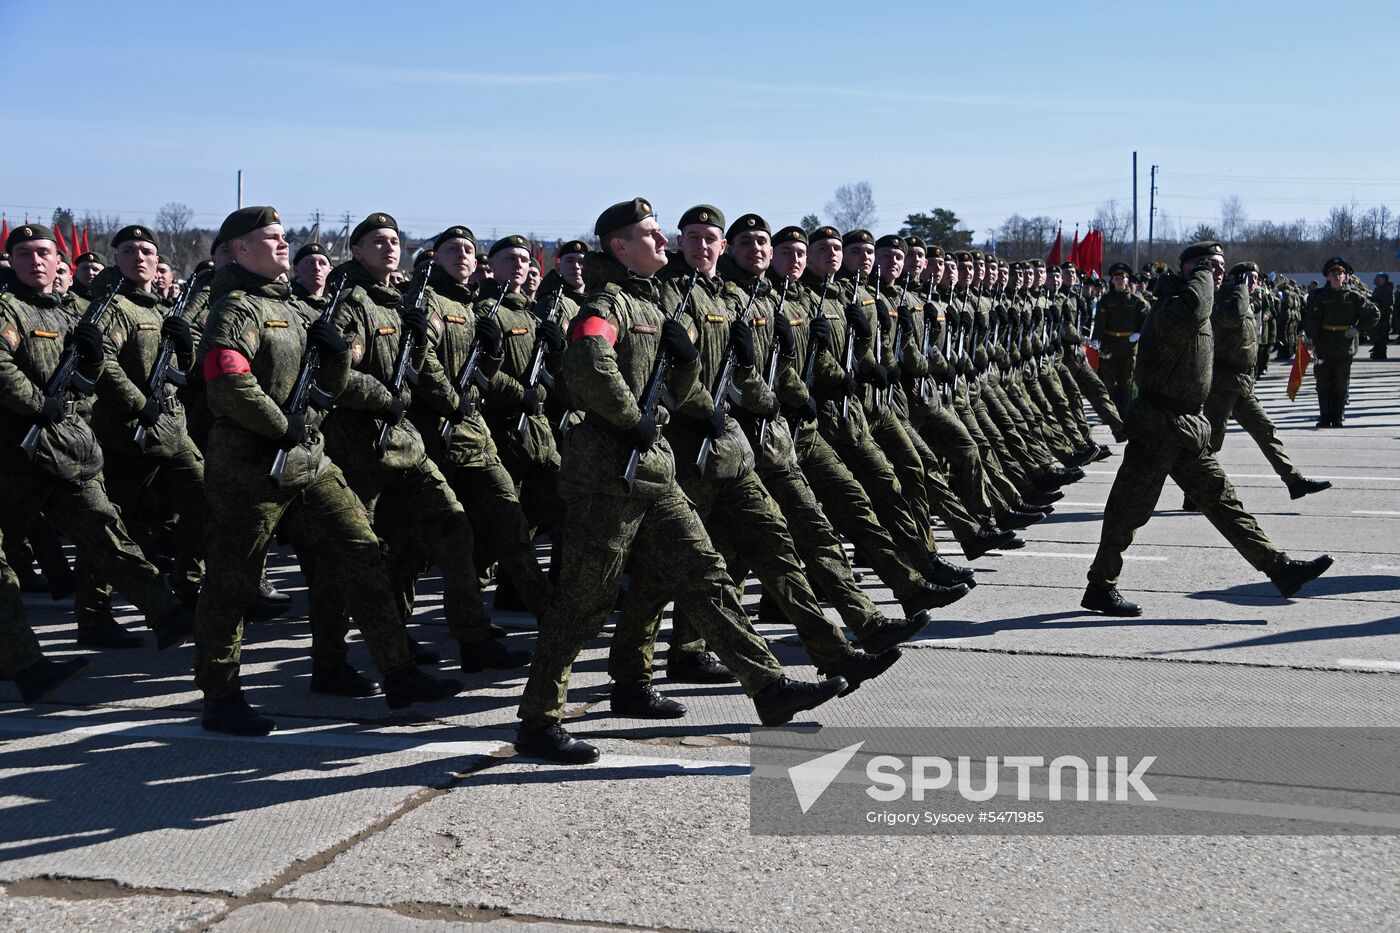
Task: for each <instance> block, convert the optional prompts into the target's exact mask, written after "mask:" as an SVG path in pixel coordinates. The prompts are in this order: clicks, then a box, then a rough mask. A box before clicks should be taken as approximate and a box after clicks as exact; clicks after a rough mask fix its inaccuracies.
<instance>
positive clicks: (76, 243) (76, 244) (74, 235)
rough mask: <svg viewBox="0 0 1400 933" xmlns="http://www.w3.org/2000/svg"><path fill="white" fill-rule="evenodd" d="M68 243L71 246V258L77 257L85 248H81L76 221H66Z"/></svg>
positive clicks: (81, 242) (81, 243)
mask: <svg viewBox="0 0 1400 933" xmlns="http://www.w3.org/2000/svg"><path fill="white" fill-rule="evenodd" d="M68 245H69V246H72V247H73V258H74V259H77V258H78V257H79V256H81V255H82V254H83V253H85V252H87V250H85V249H83V241H82V240H80V239H78V222H77V221H75V220H70V221H68Z"/></svg>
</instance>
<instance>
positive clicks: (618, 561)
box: [519, 487, 783, 727]
mask: <svg viewBox="0 0 1400 933" xmlns="http://www.w3.org/2000/svg"><path fill="white" fill-rule="evenodd" d="M564 541H565V545H564V552H563V555H562V557H563V567H562V570H561V572H560V576H559V586H558V588H557V589H556V590H555V591H554V598H553V599H552V600H551V601H550V606H549V609H548V610H546V612H545V615H544V619H543V620H541V622H540V636H539V640H538V642H537V643H536V645H535V657H534V660H533V661H532V662H531V664H530V678H529V680H528V681H527V682H526V684H525V692H524V694H523V695H522V696H521V699H520V712H519V715H520V718H521V719H522V720H523V721H524V723H525V724H526V725H527V726H535V727H540V726H548V725H550V724H552V723H557V722H559V721H560V719H562V718H563V715H564V704H565V702H566V701H567V699H568V691H569V675H570V672H571V671H572V669H573V664H574V661H575V660H576V659H577V658H578V655H579V652H580V651H582V650H583V647H584V645H586V644H587V643H588V642H589V641H590V640H591V639H593V638H595V637H596V636H597V635H598V634H599V633H600V632H601V631H602V630H603V625H604V623H606V622H607V618H608V615H609V613H610V612H611V611H612V607H613V603H614V601H615V600H616V599H617V587H618V581H619V579H620V578H621V576H622V571H623V567H624V566H626V565H628V558H629V557H630V558H631V564H630V570H631V573H632V575H633V577H632V579H633V586H635V585H636V581H637V579H638V577H642V578H646V577H647V576H649V575H656V576H657V577H660V578H663V579H665V580H666V581H667V582H668V583H669V584H670V590H671V597H672V598H673V599H674V600H675V603H676V606H677V608H679V609H682V610H684V611H685V612H686V613H687V614H689V615H690V617H691V619H692V620H693V621H694V623H695V627H696V628H697V629H698V630H699V631H700V634H701V635H703V636H704V638H705V641H706V643H707V644H708V645H709V647H710V649H711V650H713V651H714V652H715V653H716V654H718V655H719V657H720V659H721V660H722V661H723V662H724V663H725V665H726V666H728V668H729V669H730V670H731V671H733V672H734V675H735V676H736V677H738V678H739V683H740V684H742V685H743V688H744V692H745V693H747V694H748V695H749V696H753V695H755V694H756V693H758V692H759V691H760V690H762V689H763V688H764V687H766V686H768V685H769V684H771V683H774V682H776V681H777V679H778V678H779V677H781V676H782V673H783V669H782V666H781V665H780V664H779V663H778V661H777V659H776V658H774V657H773V653H772V652H771V651H770V650H769V649H768V645H767V644H766V643H765V642H764V640H763V639H762V638H761V637H760V636H759V635H758V633H757V632H755V631H754V629H753V626H752V625H751V624H750V623H749V620H748V617H747V616H746V615H745V614H744V609H743V607H742V606H741V605H740V603H739V593H738V590H736V589H735V588H734V584H733V582H732V581H731V580H730V578H729V570H728V568H727V567H726V566H725V564H724V559H723V558H721V557H720V556H719V553H718V552H717V551H716V550H715V549H714V546H713V545H712V544H711V542H710V536H709V533H708V532H706V531H705V526H704V524H703V523H702V522H701V521H700V517H699V516H698V515H696V514H695V509H694V507H693V506H691V504H690V502H689V501H687V500H686V498H685V496H684V495H683V494H682V493H681V491H680V489H679V488H678V487H676V488H673V489H672V490H671V491H670V492H667V493H664V494H663V495H661V496H660V497H659V498H656V499H642V498H623V497H621V496H607V495H592V496H588V497H581V498H567V499H566V501H565V509H564ZM629 598H630V597H629Z"/></svg>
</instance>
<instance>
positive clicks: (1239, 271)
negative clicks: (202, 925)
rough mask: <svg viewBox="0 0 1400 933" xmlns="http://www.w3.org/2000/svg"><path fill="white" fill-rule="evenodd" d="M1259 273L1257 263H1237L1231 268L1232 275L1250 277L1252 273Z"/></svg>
mask: <svg viewBox="0 0 1400 933" xmlns="http://www.w3.org/2000/svg"><path fill="white" fill-rule="evenodd" d="M1258 271H1259V263H1257V262H1237V263H1235V264H1234V265H1233V266H1231V267H1230V274H1231V275H1248V274H1249V273H1251V272H1258Z"/></svg>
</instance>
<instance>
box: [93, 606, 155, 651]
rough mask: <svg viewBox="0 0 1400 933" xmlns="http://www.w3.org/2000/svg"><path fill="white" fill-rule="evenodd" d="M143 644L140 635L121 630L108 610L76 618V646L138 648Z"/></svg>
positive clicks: (143, 641) (144, 640)
mask: <svg viewBox="0 0 1400 933" xmlns="http://www.w3.org/2000/svg"><path fill="white" fill-rule="evenodd" d="M145 643H146V639H144V638H142V637H141V636H140V635H137V634H136V633H135V632H128V631H127V630H126V629H124V628H122V627H121V625H120V623H118V622H117V620H116V619H114V618H112V613H111V612H110V611H108V610H105V609H104V610H103V611H102V612H100V613H97V614H95V615H82V616H79V617H78V644H80V645H82V646H83V647H84V648H116V649H122V648H140V647H141V646H142V645H144V644H145Z"/></svg>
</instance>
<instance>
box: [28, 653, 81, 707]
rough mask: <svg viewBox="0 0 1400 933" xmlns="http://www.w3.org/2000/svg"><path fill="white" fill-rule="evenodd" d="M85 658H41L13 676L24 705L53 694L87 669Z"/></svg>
mask: <svg viewBox="0 0 1400 933" xmlns="http://www.w3.org/2000/svg"><path fill="white" fill-rule="evenodd" d="M89 664H90V662H89V661H88V659H87V658H65V659H64V660H62V661H50V660H49V659H48V658H42V659H40V660H38V661H35V662H34V663H33V664H31V665H29V666H28V667H26V668H25V669H24V670H22V671H20V672H19V673H18V674H16V675H15V686H16V687H18V688H19V695H20V697H21V699H23V700H24V702H26V703H33V702H35V701H36V700H41V699H43V698H44V697H46V696H48V695H49V694H50V693H53V692H54V691H55V690H57V689H58V688H59V687H61V686H63V685H64V684H66V683H68V681H70V680H72V679H73V678H74V677H77V676H78V675H79V674H81V673H82V672H83V671H85V670H87V669H88V665H89Z"/></svg>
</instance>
